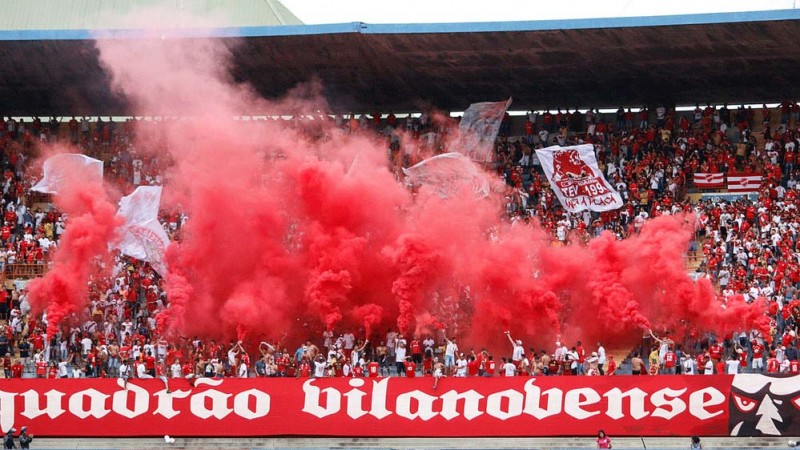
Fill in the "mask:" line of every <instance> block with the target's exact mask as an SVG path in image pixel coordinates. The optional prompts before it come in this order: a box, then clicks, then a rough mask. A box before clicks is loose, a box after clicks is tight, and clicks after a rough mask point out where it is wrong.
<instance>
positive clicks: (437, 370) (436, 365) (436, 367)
mask: <svg viewBox="0 0 800 450" xmlns="http://www.w3.org/2000/svg"><path fill="white" fill-rule="evenodd" d="M443 376H444V364H442V362H441V361H439V358H438V357H437V358H433V388H434V389H436V388H437V387H438V386H439V379H440V378H442V377H443Z"/></svg>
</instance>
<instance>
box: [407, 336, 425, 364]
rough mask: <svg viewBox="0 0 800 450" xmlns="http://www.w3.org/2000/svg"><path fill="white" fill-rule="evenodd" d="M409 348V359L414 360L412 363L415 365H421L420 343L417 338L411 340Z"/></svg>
mask: <svg viewBox="0 0 800 450" xmlns="http://www.w3.org/2000/svg"><path fill="white" fill-rule="evenodd" d="M409 350H410V351H411V360H412V361H414V364H415V365H417V366H420V365H422V345H421V344H420V342H419V339H414V340H412V341H411V345H409Z"/></svg>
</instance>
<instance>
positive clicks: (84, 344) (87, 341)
mask: <svg viewBox="0 0 800 450" xmlns="http://www.w3.org/2000/svg"><path fill="white" fill-rule="evenodd" d="M90 351H92V339H91V338H90V337H89V336H86V337H84V338H83V339H81V356H84V357H86V355H88V354H89V352H90Z"/></svg>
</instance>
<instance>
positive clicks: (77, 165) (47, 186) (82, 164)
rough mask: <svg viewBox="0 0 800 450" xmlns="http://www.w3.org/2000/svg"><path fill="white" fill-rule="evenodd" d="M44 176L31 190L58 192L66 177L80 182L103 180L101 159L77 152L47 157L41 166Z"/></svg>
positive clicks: (48, 192)
mask: <svg viewBox="0 0 800 450" xmlns="http://www.w3.org/2000/svg"><path fill="white" fill-rule="evenodd" d="M42 169H43V171H44V177H42V179H41V180H39V182H38V183H36V184H35V185H34V186H33V187H32V188H31V190H32V191H36V192H42V193H44V194H58V191H59V189H61V188H62V187H63V186H64V182H65V181H66V180H67V179H73V180H79V181H80V182H81V183H102V182H103V161H100V160H97V159H94V158H90V157H88V156H86V155H80V154H77V153H62V154H59V155H54V156H51V157H49V158H47V159H46V160H45V162H44V164H43V166H42Z"/></svg>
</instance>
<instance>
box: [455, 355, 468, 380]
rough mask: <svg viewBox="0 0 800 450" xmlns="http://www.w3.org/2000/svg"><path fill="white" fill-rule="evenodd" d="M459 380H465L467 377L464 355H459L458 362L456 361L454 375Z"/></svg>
mask: <svg viewBox="0 0 800 450" xmlns="http://www.w3.org/2000/svg"><path fill="white" fill-rule="evenodd" d="M455 376H457V377H460V378H465V377H466V376H467V359H466V358H464V354H463V353H460V354H459V355H458V360H457V361H456V375H455Z"/></svg>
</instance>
